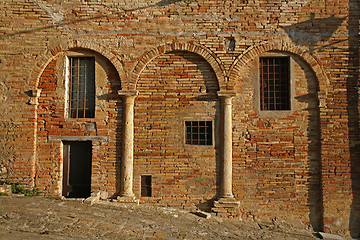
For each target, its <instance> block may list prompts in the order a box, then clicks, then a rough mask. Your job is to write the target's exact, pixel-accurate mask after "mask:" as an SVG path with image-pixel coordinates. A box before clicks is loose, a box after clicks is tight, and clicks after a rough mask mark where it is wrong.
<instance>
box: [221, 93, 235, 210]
mask: <svg viewBox="0 0 360 240" xmlns="http://www.w3.org/2000/svg"><path fill="white" fill-rule="evenodd" d="M235 95H236V93H235V92H218V97H219V98H220V108H221V110H220V114H221V116H220V118H221V123H220V124H221V125H220V137H221V138H220V139H221V142H222V144H221V165H220V166H221V169H220V186H219V196H218V197H219V198H218V202H224V201H225V202H229V201H231V202H234V203H236V204H238V203H237V202H235V198H234V195H233V193H232V98H233V97H234V96H235Z"/></svg>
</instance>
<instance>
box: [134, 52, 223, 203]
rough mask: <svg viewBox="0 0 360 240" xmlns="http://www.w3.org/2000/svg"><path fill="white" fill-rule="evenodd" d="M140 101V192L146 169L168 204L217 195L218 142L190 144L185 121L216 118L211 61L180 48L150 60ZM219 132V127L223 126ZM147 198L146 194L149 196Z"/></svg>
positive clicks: (159, 199) (137, 168)
mask: <svg viewBox="0 0 360 240" xmlns="http://www.w3.org/2000/svg"><path fill="white" fill-rule="evenodd" d="M137 89H138V90H139V96H138V97H137V99H136V104H135V120H134V124H135V135H134V138H135V142H134V144H135V149H134V156H135V161H134V166H135V171H134V177H135V193H137V194H138V195H140V189H139V185H140V184H139V183H140V175H141V174H149V175H152V179H153V196H154V199H151V198H150V199H149V201H156V202H159V203H161V204H166V205H169V206H183V205H185V206H186V205H187V206H189V205H191V204H199V203H203V202H206V201H207V200H209V199H211V198H212V197H214V196H215V195H216V179H217V177H216V169H217V166H218V159H217V157H216V150H215V148H216V147H215V146H216V145H218V144H219V143H217V144H215V141H214V144H213V146H211V145H210V146H207V145H205V146H191V145H185V136H184V131H185V121H198V120H207V121H209V120H210V121H214V125H215V128H216V127H217V125H218V123H217V122H216V117H215V116H216V114H217V112H218V111H219V102H218V100H217V98H216V92H217V90H218V89H219V87H218V83H217V80H216V76H215V74H214V72H213V70H212V68H211V67H210V65H209V64H208V63H207V62H206V61H205V60H204V59H203V58H202V57H201V56H199V55H197V54H194V53H188V52H179V51H175V52H172V53H168V54H164V55H161V56H159V57H157V58H156V59H154V60H153V61H151V62H150V63H149V64H148V65H147V67H146V69H144V71H143V72H142V74H141V76H140V78H139V80H138V82H137ZM215 132H218V130H217V131H216V130H215ZM144 200H147V199H144Z"/></svg>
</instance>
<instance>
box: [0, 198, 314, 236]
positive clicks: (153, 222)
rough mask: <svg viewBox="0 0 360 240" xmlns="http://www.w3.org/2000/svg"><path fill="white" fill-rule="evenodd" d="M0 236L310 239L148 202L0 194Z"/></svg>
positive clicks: (304, 233)
mask: <svg viewBox="0 0 360 240" xmlns="http://www.w3.org/2000/svg"><path fill="white" fill-rule="evenodd" d="M0 239H1V240H3V239H11V240H13V239H21V240H27V239H37V240H40V239H276V240H281V239H301V240H307V239H315V237H314V236H313V234H312V232H311V231H310V230H306V229H294V228H292V227H290V226H287V225H286V224H280V225H278V224H265V223H259V222H256V221H241V220H235V219H225V218H219V217H214V216H212V217H211V218H209V219H206V218H202V217H199V216H197V215H195V214H193V213H190V212H188V211H184V210H179V209H173V208H165V207H156V206H150V205H142V204H140V205H125V204H119V203H114V202H107V201H103V202H100V203H98V204H95V205H92V206H90V205H89V204H85V203H83V202H82V201H81V200H59V199H52V198H45V197H18V196H2V197H0Z"/></svg>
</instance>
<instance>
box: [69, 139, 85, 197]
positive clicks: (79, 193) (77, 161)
mask: <svg viewBox="0 0 360 240" xmlns="http://www.w3.org/2000/svg"><path fill="white" fill-rule="evenodd" d="M63 144H64V168H63V190H62V195H63V196H64V197H68V198H87V197H89V196H90V193H91V159H92V142H90V141H86V142H79V141H77V142H75V141H74V142H63Z"/></svg>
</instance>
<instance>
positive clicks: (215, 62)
mask: <svg viewBox="0 0 360 240" xmlns="http://www.w3.org/2000/svg"><path fill="white" fill-rule="evenodd" d="M172 51H187V52H192V53H196V54H198V55H200V56H202V57H203V58H204V59H205V60H206V61H207V62H208V63H209V64H210V66H211V67H212V69H213V71H214V72H215V75H216V77H217V79H218V83H219V88H220V91H221V90H225V86H226V77H225V75H226V74H225V69H224V66H223V65H222V64H221V62H220V60H219V59H218V58H217V56H216V54H215V53H213V52H211V51H210V50H209V49H207V48H206V47H204V46H202V45H200V44H196V43H170V44H165V45H160V46H158V47H156V48H153V49H151V50H149V51H147V52H145V53H144V54H143V55H142V56H141V57H140V58H139V59H138V61H137V63H136V65H135V67H134V69H133V70H132V72H131V75H130V77H129V80H130V81H129V86H128V89H129V90H135V89H136V84H137V81H138V79H139V77H140V75H141V73H142V72H143V70H144V69H145V67H146V65H147V64H148V63H149V62H151V60H153V59H154V58H156V57H157V56H159V55H161V54H165V53H169V52H172Z"/></svg>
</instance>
